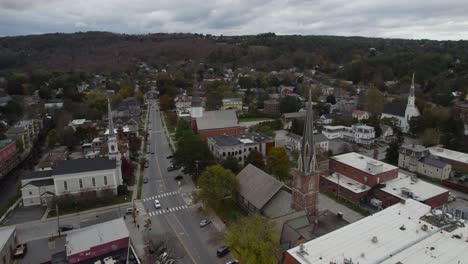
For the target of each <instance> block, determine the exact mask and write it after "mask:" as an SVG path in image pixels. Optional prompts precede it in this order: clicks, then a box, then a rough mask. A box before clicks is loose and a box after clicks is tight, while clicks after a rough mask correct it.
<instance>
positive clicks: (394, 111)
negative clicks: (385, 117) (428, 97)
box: [383, 102, 406, 117]
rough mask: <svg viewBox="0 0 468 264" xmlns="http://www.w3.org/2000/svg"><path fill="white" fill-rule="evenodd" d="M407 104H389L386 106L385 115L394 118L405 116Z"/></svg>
mask: <svg viewBox="0 0 468 264" xmlns="http://www.w3.org/2000/svg"><path fill="white" fill-rule="evenodd" d="M405 111H406V104H401V103H392V102H387V103H385V104H384V109H383V113H385V114H389V115H394V116H402V117H404V116H405Z"/></svg>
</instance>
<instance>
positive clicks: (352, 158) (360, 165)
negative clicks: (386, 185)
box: [331, 152, 398, 175]
mask: <svg viewBox="0 0 468 264" xmlns="http://www.w3.org/2000/svg"><path fill="white" fill-rule="evenodd" d="M331 159H334V160H336V161H338V162H341V163H344V164H346V165H348V166H351V167H353V168H356V169H358V170H361V171H364V172H366V173H369V174H373V175H375V174H377V173H371V172H369V171H368V170H367V164H368V163H371V164H372V165H374V166H382V170H381V171H380V172H379V173H378V174H380V173H383V172H387V171H391V170H395V169H398V168H397V167H395V166H393V165H390V164H388V163H385V162H381V161H378V160H375V159H372V158H369V157H366V156H364V155H361V154H359V153H356V152H349V153H346V154H342V155H338V156H334V157H331Z"/></svg>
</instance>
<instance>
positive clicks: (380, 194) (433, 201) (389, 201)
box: [374, 189, 448, 208]
mask: <svg viewBox="0 0 468 264" xmlns="http://www.w3.org/2000/svg"><path fill="white" fill-rule="evenodd" d="M374 197H375V198H377V199H379V200H380V201H382V205H383V206H384V207H387V206H391V205H394V204H397V203H399V202H400V201H401V198H399V197H396V196H393V195H391V194H389V193H387V192H384V191H382V190H379V189H377V190H375V191H374ZM447 201H448V192H445V193H442V194H439V195H436V196H434V197H432V198H429V199H427V200H425V201H423V203H425V204H427V205H429V206H430V207H432V208H435V207H440V206H442V205H443V204H446V203H447Z"/></svg>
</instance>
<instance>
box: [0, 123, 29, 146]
mask: <svg viewBox="0 0 468 264" xmlns="http://www.w3.org/2000/svg"><path fill="white" fill-rule="evenodd" d="M5 136H7V138H9V139H11V140H14V141H17V142H21V144H23V148H24V149H29V148H31V147H32V142H31V141H30V137H29V131H28V130H27V129H26V128H25V127H20V126H13V127H10V128H9V129H8V130H7V131H6V132H5Z"/></svg>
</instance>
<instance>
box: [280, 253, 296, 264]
mask: <svg viewBox="0 0 468 264" xmlns="http://www.w3.org/2000/svg"><path fill="white" fill-rule="evenodd" d="M283 264H299V261H297V260H296V259H295V258H293V257H292V256H291V255H289V253H288V252H286V255H285V256H284V262H283Z"/></svg>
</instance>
